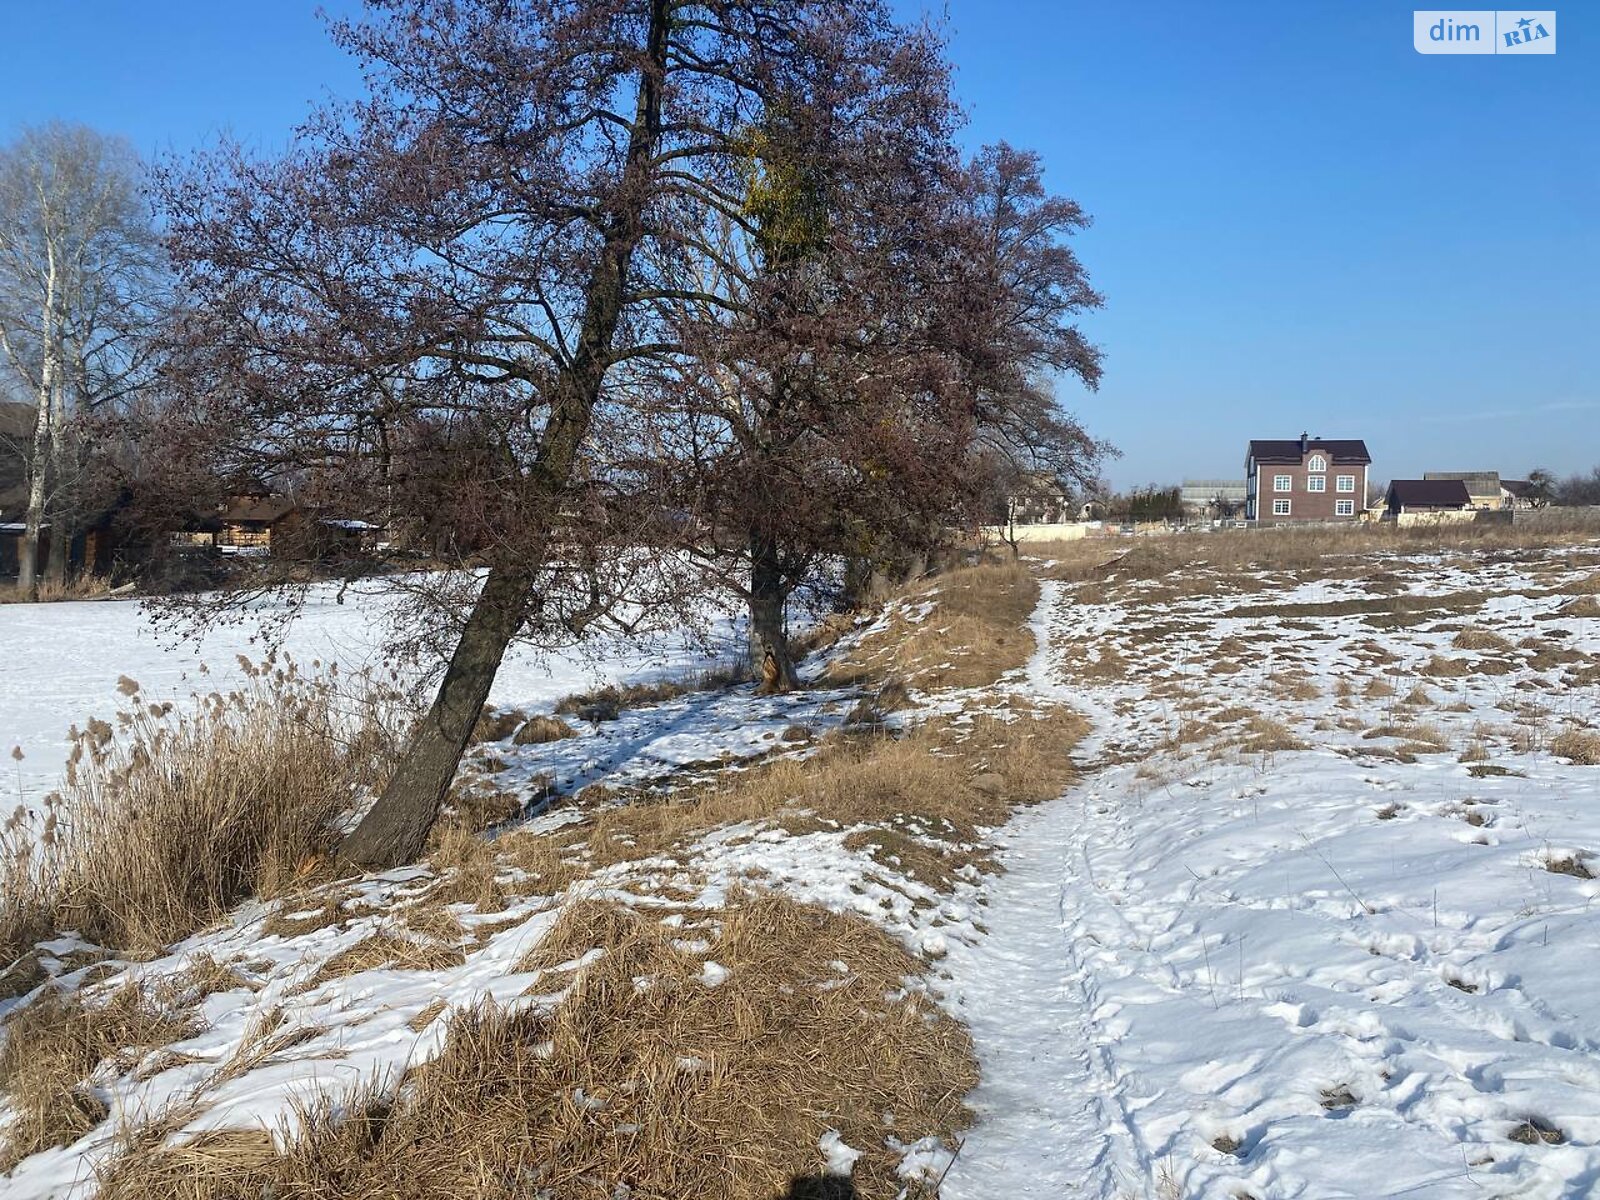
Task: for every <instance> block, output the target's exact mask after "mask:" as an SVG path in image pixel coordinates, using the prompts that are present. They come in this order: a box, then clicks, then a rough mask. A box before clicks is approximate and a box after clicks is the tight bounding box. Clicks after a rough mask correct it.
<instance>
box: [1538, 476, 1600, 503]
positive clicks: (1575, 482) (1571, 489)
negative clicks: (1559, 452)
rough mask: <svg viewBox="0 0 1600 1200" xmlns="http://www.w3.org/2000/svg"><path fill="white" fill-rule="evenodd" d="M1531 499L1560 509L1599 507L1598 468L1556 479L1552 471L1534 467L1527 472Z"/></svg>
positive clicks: (1599, 482)
mask: <svg viewBox="0 0 1600 1200" xmlns="http://www.w3.org/2000/svg"><path fill="white" fill-rule="evenodd" d="M1528 483H1529V485H1530V489H1531V497H1532V498H1533V499H1534V500H1535V501H1537V502H1540V503H1545V504H1554V505H1557V506H1560V507H1573V506H1582V505H1600V467H1595V468H1594V469H1593V470H1591V471H1589V472H1587V473H1584V472H1582V471H1578V472H1574V473H1573V474H1571V475H1568V476H1567V477H1566V478H1565V479H1558V478H1557V477H1556V475H1555V473H1554V472H1553V471H1549V470H1546V469H1545V468H1543V467H1535V468H1534V469H1533V470H1532V471H1529V472H1528Z"/></svg>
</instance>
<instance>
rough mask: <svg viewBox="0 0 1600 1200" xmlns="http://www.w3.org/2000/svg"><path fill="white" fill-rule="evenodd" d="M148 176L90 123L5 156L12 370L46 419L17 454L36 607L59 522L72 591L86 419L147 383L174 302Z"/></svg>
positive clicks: (56, 553) (0, 290)
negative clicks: (166, 296) (156, 325)
mask: <svg viewBox="0 0 1600 1200" xmlns="http://www.w3.org/2000/svg"><path fill="white" fill-rule="evenodd" d="M143 179H144V172H143V167H142V166H141V164H140V162H139V160H138V157H137V156H136V155H135V154H134V153H133V151H132V150H131V148H130V147H129V146H128V145H127V143H125V142H123V141H121V140H120V139H117V138H112V137H107V136H106V135H103V134H100V133H97V132H95V131H94V130H92V129H87V128H85V127H83V126H76V125H62V124H53V125H45V126H40V127H38V128H34V129H28V130H25V131H23V132H22V134H21V135H19V136H18V138H17V139H16V140H15V141H14V142H13V143H11V144H10V145H8V146H6V147H4V148H0V369H3V370H6V371H8V372H9V373H10V375H11V377H12V381H13V384H14V386H13V388H12V389H11V390H12V391H13V392H14V393H16V394H19V395H25V396H26V397H27V398H28V401H29V402H30V403H31V404H32V405H33V407H34V414H35V415H34V421H33V428H32V430H31V436H28V437H27V438H26V439H25V441H24V442H23V444H22V445H20V446H18V447H16V448H15V450H16V451H17V452H18V453H19V454H20V455H21V457H22V458H23V461H24V464H25V470H24V477H25V479H26V483H27V502H26V515H25V517H24V526H25V530H24V534H23V539H22V546H21V552H20V554H19V564H18V566H19V576H18V585H19V587H20V588H21V589H22V590H23V591H25V592H26V593H28V594H29V595H30V596H34V597H36V596H37V595H38V582H39V577H40V563H39V546H40V540H41V533H42V531H43V529H44V527H45V525H46V523H47V522H48V523H49V525H50V528H51V537H50V542H49V545H50V560H49V564H48V567H49V570H48V574H49V575H50V577H51V578H52V579H54V580H55V581H56V582H63V581H64V580H65V576H66V568H67V556H68V553H69V548H70V544H71V541H72V536H73V532H74V530H73V525H74V521H75V519H76V517H77V508H78V501H79V500H80V498H81V497H82V494H83V483H84V481H83V478H82V477H83V473H84V467H85V463H86V462H87V461H89V456H88V451H87V447H86V446H85V443H84V439H83V438H82V436H81V429H82V426H81V421H80V420H79V419H80V418H81V417H83V416H84V415H85V414H87V413H89V412H90V411H91V410H94V409H96V408H98V407H101V406H103V405H104V404H106V403H107V402H109V401H112V400H115V399H120V398H123V397H125V396H126V395H127V394H128V391H129V389H130V387H131V386H132V385H133V383H134V382H135V381H136V380H137V379H138V378H140V376H141V361H142V357H143V347H145V346H147V345H148V341H147V339H146V337H145V335H146V334H147V333H148V330H149V324H150V321H151V319H152V315H153V313H154V312H155V311H157V310H158V309H159V297H160V293H161V286H160V280H161V270H160V258H161V256H160V254H159V246H158V241H157V238H156V235H155V232H154V229H153V226H152V224H151V219H150V209H149V205H148V202H147V201H146V199H145V196H144V194H143Z"/></svg>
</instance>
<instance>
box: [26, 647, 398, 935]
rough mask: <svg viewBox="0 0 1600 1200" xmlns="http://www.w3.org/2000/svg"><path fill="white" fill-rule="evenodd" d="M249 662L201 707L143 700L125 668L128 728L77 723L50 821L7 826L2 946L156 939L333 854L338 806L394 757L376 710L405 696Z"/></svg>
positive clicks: (372, 781) (285, 882) (281, 884)
mask: <svg viewBox="0 0 1600 1200" xmlns="http://www.w3.org/2000/svg"><path fill="white" fill-rule="evenodd" d="M245 665H246V667H247V671H248V675H249V678H248V679H247V681H246V683H245V684H244V685H243V687H241V689H240V690H238V691H235V692H232V693H230V694H229V695H227V696H223V695H219V694H216V693H213V694H212V695H211V696H210V697H209V698H207V699H206V700H205V702H204V703H202V704H201V705H200V706H199V707H198V708H196V709H194V710H192V711H190V710H182V709H174V708H173V707H172V706H171V705H147V704H145V703H143V702H142V701H141V700H140V698H139V689H138V684H137V683H136V682H135V681H133V680H128V679H124V681H123V686H122V690H123V692H124V695H126V696H127V697H128V700H129V707H128V708H127V710H126V711H125V712H124V713H123V714H122V716H121V719H120V721H119V725H120V730H114V729H113V728H112V726H110V725H109V724H106V723H104V722H100V721H91V722H90V723H89V727H88V728H87V729H86V730H84V731H81V732H78V733H76V734H75V737H74V744H73V750H72V756H71V758H70V759H69V760H68V765H67V773H66V778H65V782H64V784H63V786H62V789H61V791H60V792H58V793H52V794H51V795H50V796H49V797H48V798H47V799H46V801H45V805H44V807H45V814H44V820H43V823H42V827H38V826H35V825H33V824H31V823H29V822H22V823H20V824H13V825H12V826H9V827H8V830H7V832H6V834H5V835H4V836H3V837H0V914H3V915H0V960H3V961H7V962H9V961H11V960H12V959H14V958H16V957H18V956H19V955H20V954H22V953H25V952H26V949H27V947H28V944H29V943H30V942H31V941H32V940H35V939H37V938H39V937H42V936H46V935H48V934H51V933H53V932H55V931H56V930H58V929H63V928H72V929H76V930H78V931H79V932H80V933H82V934H83V935H84V936H85V937H87V938H89V939H90V940H92V941H95V942H98V943H100V944H101V945H105V946H110V947H116V948H118V949H121V950H127V951H133V952H148V951H152V950H155V949H157V948H159V947H161V946H164V945H166V944H168V943H170V942H172V941H174V940H176V939H177V938H179V937H182V936H184V935H185V934H188V933H191V932H193V931H194V930H195V929H198V928H200V927H201V926H203V925H204V924H206V923H207V922H209V921H211V920H214V919H215V918H217V917H218V916H220V915H221V914H222V913H224V912H226V911H227V910H228V909H229V908H230V907H231V906H232V905H234V904H236V903H238V902H239V901H240V900H242V899H244V898H245V897H247V896H251V895H256V896H268V897H270V896H273V895H276V894H279V893H282V892H284V891H286V890H289V889H291V888H293V887H295V886H297V885H299V884H300V883H301V882H302V881H303V880H304V878H305V876H306V873H307V871H308V869H312V868H316V867H317V864H322V863H326V861H327V860H328V857H329V852H330V850H331V848H332V846H333V845H334V843H335V842H336V840H337V838H338V836H339V830H338V821H339V819H340V817H341V816H342V814H343V813H344V812H345V810H346V809H348V808H349V806H350V805H351V804H352V802H354V801H355V800H356V799H357V798H358V797H359V796H360V795H362V794H363V793H364V792H366V791H369V790H370V789H372V788H373V787H374V786H376V785H377V784H378V783H379V782H381V780H382V779H383V778H384V776H385V773H386V771H387V769H388V763H389V762H390V761H392V755H393V753H394V749H395V745H396V736H395V733H394V731H393V730H391V729H390V728H388V727H387V726H386V725H385V724H384V722H383V720H382V719H381V716H382V714H383V712H384V711H385V709H386V708H388V707H390V706H391V705H392V703H393V701H394V699H395V698H394V697H393V696H392V695H391V694H383V693H379V692H376V691H374V690H373V686H374V685H372V683H371V681H370V680H368V679H361V678H358V679H354V680H352V679H349V678H348V677H347V678H345V679H340V678H338V677H337V676H332V675H329V676H323V677H319V678H316V679H310V678H306V677H304V676H302V675H300V674H299V672H298V670H297V669H296V668H295V666H294V664H293V663H288V662H282V663H277V662H272V661H269V662H267V663H265V664H262V665H256V664H251V663H248V662H246V663H245ZM358 693H359V694H358ZM352 704H356V705H358V706H360V707H361V711H362V712H363V713H364V714H365V719H362V717H361V716H357V717H355V718H352V717H351V716H350V715H349V712H348V709H349V708H350V706H351V705H352ZM34 828H37V829H38V834H37V837H36V838H34V837H33V836H32V835H31V834H30V833H28V832H25V831H28V830H32V829H34Z"/></svg>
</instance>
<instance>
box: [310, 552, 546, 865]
mask: <svg viewBox="0 0 1600 1200" xmlns="http://www.w3.org/2000/svg"><path fill="white" fill-rule="evenodd" d="M531 583H532V581H531V579H530V578H529V577H528V576H527V575H524V574H522V573H521V572H515V571H508V570H504V569H495V570H492V571H490V572H489V577H488V578H487V579H486V580H484V584H483V590H482V591H481V592H479V593H478V600H477V603H476V604H474V605H473V608H472V613H471V615H470V616H469V617H468V618H467V624H466V628H465V629H464V630H462V633H461V640H460V642H458V643H457V644H456V651H455V654H454V655H452V656H451V659H450V666H449V667H448V668H447V669H446V671H445V674H444V682H443V683H441V684H440V685H439V694H438V695H437V696H436V697H435V698H434V701H433V706H432V707H431V708H429V709H428V715H427V716H426V717H424V718H423V721H422V725H421V728H419V729H418V730H417V732H416V734H415V735H414V736H413V738H412V740H411V744H410V745H409V746H408V747H407V748H406V753H405V757H404V758H403V759H402V760H401V762H400V766H399V767H398V768H397V769H396V771H395V773H394V777H393V778H392V779H391V780H390V781H389V786H388V787H386V788H385V789H384V792H383V795H382V796H381V797H380V798H379V800H378V803H377V804H375V805H373V807H372V811H371V812H369V813H368V814H367V816H366V818H365V819H364V820H363V821H362V822H361V824H360V825H358V826H356V828H355V831H354V832H353V833H351V835H350V836H349V837H348V838H346V839H345V841H344V844H343V845H342V846H341V847H340V848H339V852H340V854H342V855H343V856H344V857H345V858H348V859H350V860H351V861H352V862H357V863H364V864H368V865H374V866H378V865H389V864H392V863H402V862H408V861H410V860H411V859H413V858H415V857H416V856H417V854H418V853H419V852H420V851H421V849H422V846H423V843H424V842H425V841H426V840H427V837H428V830H429V829H431V828H432V827H433V822H434V820H435V818H436V817H437V815H438V812H439V805H440V804H441V803H442V802H443V800H444V797H445V795H446V793H447V792H448V791H449V790H450V783H451V781H452V780H453V779H454V778H455V773H456V765H457V763H459V762H460V761H461V754H462V752H463V751H464V750H465V749H466V748H467V739H468V738H469V737H471V736H472V727H473V726H474V725H475V724H476V723H477V720H478V717H479V715H480V714H481V713H482V712H483V706H484V702H485V701H487V700H488V699H489V688H490V686H491V685H492V684H493V683H494V677H495V672H497V671H498V670H499V669H500V660H501V659H502V658H504V657H505V652H506V647H507V646H509V645H510V644H511V639H512V638H513V637H515V636H516V633H517V629H518V628H519V627H520V626H521V624H522V617H523V606H524V604H525V603H526V602H527V598H528V591H529V588H530V586H531Z"/></svg>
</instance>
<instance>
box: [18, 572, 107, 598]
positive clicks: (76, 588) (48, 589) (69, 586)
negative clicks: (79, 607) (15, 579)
mask: <svg viewBox="0 0 1600 1200" xmlns="http://www.w3.org/2000/svg"><path fill="white" fill-rule="evenodd" d="M110 594H111V580H110V579H107V578H106V577H104V576H101V575H81V576H79V577H78V578H77V579H74V580H72V581H71V582H70V583H65V584H63V583H56V582H54V581H52V580H40V581H39V594H38V595H37V596H30V595H28V594H27V593H26V592H24V591H23V590H22V589H21V588H19V587H16V586H15V585H12V586H9V587H0V604H51V603H54V602H56V601H59V600H94V599H97V598H98V597H101V596H108V595H110Z"/></svg>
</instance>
